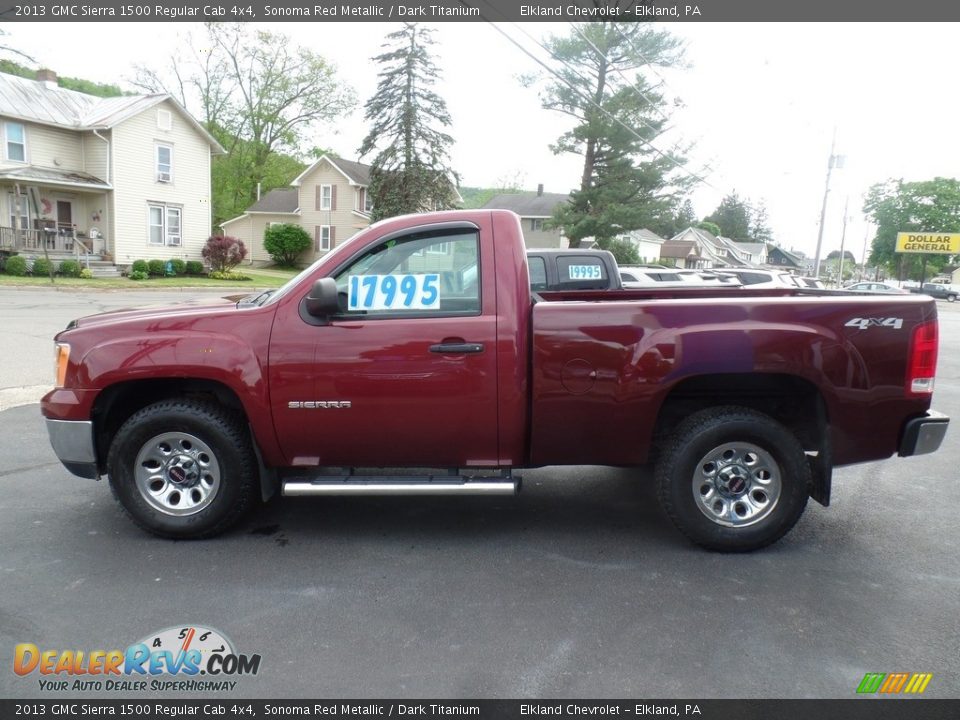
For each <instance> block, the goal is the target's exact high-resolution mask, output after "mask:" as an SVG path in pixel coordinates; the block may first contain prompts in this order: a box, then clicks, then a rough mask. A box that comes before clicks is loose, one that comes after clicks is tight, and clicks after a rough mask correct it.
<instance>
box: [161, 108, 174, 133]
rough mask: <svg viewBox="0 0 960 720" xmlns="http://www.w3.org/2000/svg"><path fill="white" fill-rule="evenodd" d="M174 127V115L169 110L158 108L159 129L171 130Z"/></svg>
mask: <svg viewBox="0 0 960 720" xmlns="http://www.w3.org/2000/svg"><path fill="white" fill-rule="evenodd" d="M172 127H173V115H172V114H171V113H170V111H169V110H157V129H158V130H166V131H168V132H169V131H170V129H171V128H172Z"/></svg>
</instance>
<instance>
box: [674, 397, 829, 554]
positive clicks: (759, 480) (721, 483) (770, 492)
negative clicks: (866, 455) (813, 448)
mask: <svg viewBox="0 0 960 720" xmlns="http://www.w3.org/2000/svg"><path fill="white" fill-rule="evenodd" d="M670 438H671V439H670V440H669V441H668V443H667V446H666V448H665V449H664V450H663V453H662V454H661V456H660V460H659V462H658V463H657V466H656V471H655V478H656V482H657V492H658V495H659V498H660V504H661V506H662V507H663V509H664V511H665V512H666V514H667V516H669V518H670V519H671V520H672V521H673V523H674V525H676V526H677V528H678V529H679V530H680V532H682V533H683V534H684V535H686V536H687V537H688V538H690V539H691V540H692V541H693V542H695V543H697V544H698V545H700V546H702V547H705V548H707V549H709V550H718V551H721V552H748V551H751V550H757V549H759V548H762V547H765V546H767V545H769V544H771V543H774V542H776V541H777V540H779V539H780V538H781V537H783V536H784V535H785V534H786V533H787V532H789V530H790V529H791V528H792V527H793V526H794V525H795V524H796V522H797V520H799V519H800V516H801V515H802V514H803V510H804V508H805V507H806V505H807V497H808V495H809V491H810V485H811V482H812V479H811V474H810V467H809V464H808V463H807V458H806V455H805V454H804V451H803V448H802V447H801V445H800V443H799V442H798V440H797V438H796V437H795V436H794V435H793V433H791V432H790V431H789V430H788V429H787V428H785V427H784V426H783V425H781V424H780V423H778V422H777V421H775V420H774V419H773V418H771V417H769V416H767V415H764V414H763V413H759V412H756V411H754V410H750V409H747V408H740V407H720V408H711V409H709V410H703V411H701V412H698V413H695V414H693V415H691V416H690V417H689V418H687V419H686V420H684V421H683V422H682V423H681V424H680V425H679V426H678V427H677V428H676V429H675V430H674V431H673V432H671V433H670Z"/></svg>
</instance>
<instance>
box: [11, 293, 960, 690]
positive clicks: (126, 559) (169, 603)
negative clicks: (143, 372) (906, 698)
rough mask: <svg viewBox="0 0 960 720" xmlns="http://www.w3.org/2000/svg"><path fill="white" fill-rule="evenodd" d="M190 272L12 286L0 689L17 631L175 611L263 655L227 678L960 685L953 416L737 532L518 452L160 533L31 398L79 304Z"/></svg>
mask: <svg viewBox="0 0 960 720" xmlns="http://www.w3.org/2000/svg"><path fill="white" fill-rule="evenodd" d="M182 297H185V294H183V293H146V292H145V293H138V294H137V295H136V296H132V295H129V294H122V293H108V294H90V293H72V292H51V291H48V290H24V291H20V290H12V289H3V290H0V307H3V308H4V310H3V323H0V363H2V375H0V386H2V388H0V398H6V401H5V402H6V403H7V404H6V405H5V406H3V407H6V409H2V410H0V548H2V552H0V697H5V698H9V697H13V698H24V697H38V696H41V695H42V693H41V692H40V691H39V688H38V685H37V680H36V675H34V676H32V677H30V678H20V677H17V676H15V675H14V674H13V673H12V672H11V667H12V655H13V648H14V646H15V645H16V644H17V643H22V642H32V643H35V644H37V645H38V646H39V647H41V648H44V649H46V648H49V649H87V650H93V649H113V648H119V649H122V648H125V647H127V646H128V645H130V644H131V643H133V642H135V641H137V640H139V639H141V638H143V637H145V636H147V635H151V634H153V633H155V632H156V631H159V630H161V629H163V628H168V627H171V626H186V625H189V624H197V625H203V626H210V627H213V628H217V629H219V630H221V631H223V632H224V633H225V634H226V635H227V636H228V637H229V638H231V639H232V640H233V643H234V646H235V647H236V649H237V650H239V651H240V652H243V653H248V654H250V653H259V654H260V655H261V656H262V666H261V670H260V673H259V674H258V675H257V676H255V677H247V678H243V679H241V680H240V685H239V687H238V689H237V690H236V691H235V692H233V693H231V695H232V696H233V697H354V698H362V697H388V696H400V697H416V696H429V697H469V698H481V697H507V698H513V697H538V696H554V697H660V698H662V697H693V698H714V697H717V698H724V697H783V696H787V697H837V698H851V697H854V690H855V688H856V686H857V684H858V683H859V682H860V680H861V678H862V677H863V675H864V673H866V672H894V671H903V672H931V673H933V675H934V678H933V680H932V681H931V683H930V685H929V686H928V689H927V691H926V695H927V696H929V697H957V696H958V695H960V668H958V665H957V657H958V655H957V653H958V648H960V624H958V623H957V617H958V615H960V557H958V554H957V550H956V549H957V547H958V545H960V524H958V523H957V520H956V513H957V496H958V483H957V480H958V477H957V468H958V467H960V443H958V442H956V440H955V438H956V436H957V429H956V428H953V429H952V430H951V433H950V434H949V435H948V437H947V441H946V443H945V447H944V448H942V449H941V450H940V452H938V453H936V454H934V455H931V456H925V457H919V458H911V459H903V460H891V461H888V462H885V463H877V464H870V465H862V466H856V467H852V468H846V469H842V470H840V471H838V472H837V474H836V477H835V484H834V487H835V491H834V504H833V506H832V507H830V508H829V509H824V508H822V507H820V506H819V505H816V504H815V503H811V504H810V505H809V506H808V510H807V513H806V514H805V516H804V517H803V519H802V520H801V521H800V523H799V525H798V526H797V528H796V529H795V530H794V531H793V532H792V533H791V534H790V535H789V536H788V537H787V538H786V539H785V540H783V541H781V542H780V543H778V544H777V545H775V546H773V547H772V548H769V549H767V550H765V551H762V552H759V553H754V554H751V555H746V556H726V555H717V554H712V553H707V552H703V551H701V550H699V549H696V548H695V547H693V546H691V545H689V544H688V543H687V542H686V541H685V540H684V539H683V538H682V537H681V536H680V535H679V534H678V533H677V532H675V531H674V530H673V528H672V526H670V525H669V524H668V522H667V521H666V519H665V518H663V516H662V515H661V513H660V512H659V510H658V508H657V506H656V503H655V499H654V496H653V493H652V492H651V489H650V487H649V486H648V484H647V483H644V482H637V479H638V476H637V474H636V473H634V472H632V471H626V470H616V469H606V468H565V469H544V470H537V471H530V472H526V473H524V474H523V475H524V491H523V493H522V494H521V495H520V496H518V497H517V498H516V499H502V498H443V499H428V500H424V499H412V498H409V499H358V498H337V499H279V500H275V501H273V502H272V503H271V504H270V505H268V506H266V507H265V508H263V509H262V510H261V511H260V512H259V513H258V514H257V515H256V516H255V517H253V518H251V519H249V520H248V521H247V522H246V523H245V524H244V525H243V526H241V527H240V528H239V529H237V530H235V531H233V532H231V533H229V534H227V535H226V536H224V537H221V538H218V539H214V540H209V541H203V542H172V541H166V540H159V539H156V538H153V537H150V536H147V535H145V534H144V533H142V532H140V531H139V530H137V529H136V528H135V527H134V526H133V525H132V524H131V523H129V522H128V521H127V520H126V519H125V518H123V517H122V516H121V515H120V513H119V511H118V509H117V507H116V506H115V504H114V502H113V500H112V498H111V496H110V493H109V490H108V488H107V487H106V484H105V483H104V482H100V483H95V482H92V481H85V480H80V479H77V478H73V477H71V476H70V475H68V474H67V473H66V471H65V470H63V469H62V467H61V466H60V465H59V463H58V462H57V460H56V458H55V457H54V455H53V453H52V451H51V450H50V447H49V444H48V442H47V438H46V433H45V430H44V427H43V424H42V421H41V418H40V415H39V411H38V407H37V405H36V404H33V403H35V399H36V398H37V397H38V396H39V394H40V389H42V387H43V386H45V385H46V384H47V383H48V382H49V378H50V377H51V376H52V349H51V342H50V338H51V336H52V334H53V333H54V332H55V331H57V330H59V329H61V328H62V327H63V326H64V325H65V323H66V322H67V320H69V319H70V318H72V317H74V316H77V315H80V314H87V313H88V312H93V311H98V310H102V309H107V308H110V307H122V306H129V305H132V304H142V303H143V302H145V301H149V302H158V301H164V300H167V299H170V298H182ZM940 313H941V351H940V352H941V355H940V372H939V378H938V380H937V392H936V395H935V407H936V408H938V409H940V410H941V411H943V412H947V413H948V414H950V415H951V416H952V417H954V418H958V417H960V307H958V306H956V305H953V306H951V305H947V304H946V303H941V304H940ZM18 393H19V394H18ZM31 393H32V395H31ZM31 401H33V403H32V402H31ZM21 403H26V404H21ZM642 479H645V478H642V477H641V480H642ZM103 694H104V693H102V692H101V693H93V695H103ZM70 695H73V696H82V695H84V693H82V692H68V693H57V694H56V695H55V697H67V696H70ZM128 695H129V694H128ZM148 695H149V693H148ZM48 696H49V695H48Z"/></svg>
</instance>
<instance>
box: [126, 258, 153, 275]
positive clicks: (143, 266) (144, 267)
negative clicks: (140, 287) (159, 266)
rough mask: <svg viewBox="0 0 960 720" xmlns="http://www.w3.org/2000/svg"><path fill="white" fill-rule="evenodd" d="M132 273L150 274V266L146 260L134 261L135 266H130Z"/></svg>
mask: <svg viewBox="0 0 960 720" xmlns="http://www.w3.org/2000/svg"><path fill="white" fill-rule="evenodd" d="M130 272H142V273H148V272H150V266H149V265H148V264H147V261H146V260H134V261H133V265H131V266H130Z"/></svg>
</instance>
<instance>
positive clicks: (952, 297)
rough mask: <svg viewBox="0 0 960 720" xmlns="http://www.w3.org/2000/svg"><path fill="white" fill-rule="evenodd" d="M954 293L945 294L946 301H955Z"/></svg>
mask: <svg viewBox="0 0 960 720" xmlns="http://www.w3.org/2000/svg"><path fill="white" fill-rule="evenodd" d="M956 299H957V296H956V295H947V302H956Z"/></svg>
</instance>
